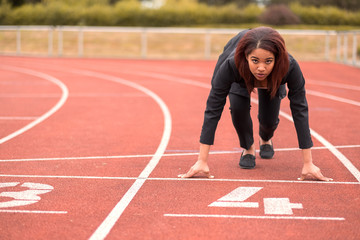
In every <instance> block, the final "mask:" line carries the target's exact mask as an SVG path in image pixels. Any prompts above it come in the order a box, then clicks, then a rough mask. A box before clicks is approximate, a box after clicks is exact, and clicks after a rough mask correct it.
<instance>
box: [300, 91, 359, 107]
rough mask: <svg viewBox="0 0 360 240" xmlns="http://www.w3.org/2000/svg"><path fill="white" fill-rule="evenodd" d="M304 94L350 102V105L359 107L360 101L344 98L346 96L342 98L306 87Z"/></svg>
mask: <svg viewBox="0 0 360 240" xmlns="http://www.w3.org/2000/svg"><path fill="white" fill-rule="evenodd" d="M306 94H308V95H313V96H317V97H322V98H327V99H330V100H334V101H337V102H343V103H347V104H352V105H355V106H358V107H360V102H358V101H354V100H350V99H346V98H342V97H337V96H334V95H331V94H327V93H322V92H318V91H314V90H308V89H307V90H306Z"/></svg>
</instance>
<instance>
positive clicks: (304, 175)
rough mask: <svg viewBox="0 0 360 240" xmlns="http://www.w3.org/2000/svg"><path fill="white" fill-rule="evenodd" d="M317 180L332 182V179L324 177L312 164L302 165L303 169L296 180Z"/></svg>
mask: <svg viewBox="0 0 360 240" xmlns="http://www.w3.org/2000/svg"><path fill="white" fill-rule="evenodd" d="M314 178H315V179H317V180H320V181H333V179H332V178H328V177H324V175H322V173H321V171H320V168H318V167H317V166H315V165H314V164H313V163H307V164H304V166H303V169H302V171H301V177H300V178H298V180H300V181H304V180H306V179H314Z"/></svg>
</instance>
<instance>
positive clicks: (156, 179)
mask: <svg viewBox="0 0 360 240" xmlns="http://www.w3.org/2000/svg"><path fill="white" fill-rule="evenodd" d="M0 177H5V178H9V177H10V178H54V179H86V180H137V179H140V180H147V181H190V182H192V181H207V182H252V183H300V184H304V183H306V184H341V185H360V182H335V181H329V182H326V181H299V180H276V179H274V180H263V179H223V178H139V177H106V176H60V175H19V174H0Z"/></svg>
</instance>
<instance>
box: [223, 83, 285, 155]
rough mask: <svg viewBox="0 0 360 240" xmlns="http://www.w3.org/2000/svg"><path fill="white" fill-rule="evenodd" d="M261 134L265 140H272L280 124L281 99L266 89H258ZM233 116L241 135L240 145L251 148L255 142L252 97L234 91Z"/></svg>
mask: <svg viewBox="0 0 360 240" xmlns="http://www.w3.org/2000/svg"><path fill="white" fill-rule="evenodd" d="M257 91H258V95H259V112H258V119H259V135H260V137H261V138H262V139H263V140H264V141H268V140H270V139H271V138H272V137H273V135H274V132H275V130H276V128H277V126H278V124H279V111H280V102H281V99H280V98H278V97H274V98H273V99H271V98H270V94H269V93H268V91H267V90H266V89H258V90H257ZM229 99H230V111H231V118H232V122H233V124H234V127H235V129H236V132H237V134H238V137H239V141H240V146H241V147H242V148H245V149H249V148H250V147H251V146H252V145H253V143H254V136H253V123H252V120H251V116H250V109H251V104H250V99H249V98H247V97H243V96H240V95H236V94H233V93H230V94H229Z"/></svg>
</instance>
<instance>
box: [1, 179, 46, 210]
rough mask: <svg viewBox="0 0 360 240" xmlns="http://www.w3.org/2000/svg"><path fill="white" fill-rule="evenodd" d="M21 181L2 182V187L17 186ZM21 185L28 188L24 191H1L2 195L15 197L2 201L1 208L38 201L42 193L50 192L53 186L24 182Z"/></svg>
mask: <svg viewBox="0 0 360 240" xmlns="http://www.w3.org/2000/svg"><path fill="white" fill-rule="evenodd" d="M18 184H19V183H14V182H10V183H2V184H1V185H0V187H15V186H17V185H18ZM21 187H25V188H28V190H24V191H14V192H1V193H0V197H8V198H13V200H10V201H6V202H0V208H9V207H18V206H25V205H29V204H33V203H36V202H38V201H40V199H41V197H40V196H39V195H40V194H44V193H48V192H50V191H51V190H53V187H52V186H50V185H47V184H41V183H24V184H22V185H21Z"/></svg>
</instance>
